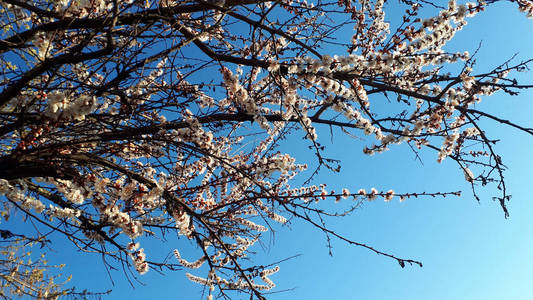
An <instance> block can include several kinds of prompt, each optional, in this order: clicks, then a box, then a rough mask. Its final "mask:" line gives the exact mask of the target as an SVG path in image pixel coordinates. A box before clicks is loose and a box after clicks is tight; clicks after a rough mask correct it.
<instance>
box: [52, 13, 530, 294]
mask: <svg viewBox="0 0 533 300" xmlns="http://www.w3.org/2000/svg"><path fill="white" fill-rule="evenodd" d="M531 33H533V20H528V19H526V17H525V15H523V14H520V13H519V12H518V10H517V8H516V7H515V6H514V5H509V4H499V5H495V6H493V7H491V8H489V9H488V10H487V11H486V12H483V13H481V14H479V15H478V16H476V17H475V18H473V19H470V20H469V24H468V25H467V27H466V28H465V29H464V30H463V31H462V32H459V33H458V34H457V36H456V37H455V38H454V40H453V41H452V42H451V43H450V44H449V45H448V46H447V48H446V49H448V50H453V51H459V50H460V51H462V50H468V51H470V52H473V51H474V50H475V49H476V48H477V46H478V44H479V42H480V41H481V42H482V49H481V50H480V53H479V55H478V56H477V57H478V66H477V69H475V70H478V71H484V70H488V69H489V68H491V67H494V66H496V65H498V64H499V63H501V62H502V61H504V60H506V59H507V58H510V57H511V56H512V55H513V54H515V53H517V52H518V53H519V56H518V58H519V59H520V58H523V59H526V58H528V57H532V56H533V42H532V40H531V37H530V36H531ZM341 54H342V53H341ZM521 76H522V77H520V78H521V79H523V82H524V83H532V82H533V73H530V74H521ZM532 96H533V94H532V93H525V92H524V93H523V94H521V95H520V96H517V97H509V96H506V95H502V94H497V95H494V96H492V97H490V98H485V99H484V101H483V102H482V103H481V104H480V105H479V106H478V107H477V108H479V109H482V110H485V111H487V112H493V113H496V114H498V115H499V116H501V117H502V118H504V119H512V120H514V121H515V122H517V123H519V124H522V125H524V126H525V127H533V121H532V120H533V119H532V118H531V112H533V103H532V99H533V98H532ZM482 124H483V125H484V126H485V127H484V128H485V129H486V131H487V133H488V135H489V136H490V137H491V138H497V139H500V140H501V142H500V143H499V144H498V145H497V146H496V149H497V151H498V152H499V153H500V154H501V155H502V157H503V162H504V164H505V165H507V166H508V167H509V170H508V171H507V172H506V180H507V184H508V189H509V193H510V194H512V195H513V198H512V199H511V202H509V204H508V207H509V211H510V218H509V219H505V218H504V215H503V212H502V210H501V208H500V207H499V204H498V203H497V202H494V201H492V200H491V196H493V195H496V193H497V191H496V189H495V188H491V187H489V188H488V189H484V190H480V191H481V193H480V195H481V196H482V199H481V202H480V203H478V202H477V201H476V200H475V199H474V198H473V196H472V194H471V192H470V188H469V186H468V184H467V182H466V181H465V180H464V177H463V174H462V172H461V171H460V170H458V168H457V167H456V165H455V164H454V163H452V162H451V161H444V162H443V163H442V164H438V163H437V162H436V159H437V155H436V153H435V152H426V153H423V155H422V162H423V164H421V163H420V162H419V161H416V160H415V158H414V155H413V154H412V152H411V151H410V150H409V149H408V148H407V146H406V145H403V146H396V147H394V146H393V147H392V149H391V150H390V151H388V152H386V153H383V154H378V155H374V156H371V157H368V156H364V155H363V154H362V148H363V147H364V146H365V145H367V144H368V143H369V142H371V141H370V140H369V141H356V140H351V139H348V138H346V137H345V136H344V135H342V134H340V132H336V133H335V132H334V143H333V144H331V143H330V142H329V140H330V139H329V135H328V134H327V132H328V131H329V129H327V130H325V131H326V136H323V137H321V138H320V141H321V142H323V143H324V144H325V145H326V147H327V153H328V154H329V156H330V157H334V158H339V159H342V161H343V170H342V171H341V173H340V174H332V173H329V172H328V171H326V170H325V171H324V172H323V173H322V174H321V175H320V176H319V177H318V178H317V182H325V183H327V184H328V187H329V188H332V189H335V190H340V189H341V188H342V187H348V188H350V190H357V189H358V188H366V189H367V190H368V189H370V188H371V187H376V188H378V189H379V190H388V189H390V188H392V189H394V190H395V191H397V192H422V191H428V192H431V191H456V190H463V191H464V192H463V195H462V196H461V197H447V198H429V197H426V198H418V199H408V200H406V201H405V202H403V203H398V201H397V200H394V201H392V202H391V203H384V202H382V201H374V202H371V203H368V202H367V203H365V205H363V207H361V208H360V209H358V210H356V211H355V212H354V213H353V214H352V215H350V216H348V217H346V218H343V219H334V220H333V219H332V220H329V225H330V227H331V228H333V229H335V230H336V231H337V232H339V233H342V234H343V235H345V236H347V237H349V238H351V239H353V240H355V241H357V242H362V243H365V244H368V245H370V246H372V247H375V248H377V249H379V250H381V251H384V252H388V253H391V254H394V255H396V256H398V257H402V258H412V259H416V260H420V261H422V262H423V263H424V267H422V268H419V267H417V266H409V265H407V266H406V267H405V268H403V269H402V268H401V267H400V266H399V265H398V263H397V262H396V261H394V260H391V259H389V258H386V257H383V256H378V255H376V254H374V253H372V252H370V251H368V250H366V249H364V248H360V247H355V246H349V245H347V244H346V243H344V242H341V241H336V240H334V241H333V242H332V245H333V247H334V248H333V256H332V257H330V256H329V255H328V249H327V247H326V245H327V244H326V238H325V236H324V235H323V234H322V233H321V232H319V231H318V230H315V229H313V228H312V227H311V226H310V225H308V224H304V223H302V222H298V221H296V222H293V223H292V224H291V225H290V226H289V227H281V226H280V227H278V228H277V229H278V230H277V231H276V233H275V236H274V237H273V238H272V240H268V239H267V240H266V241H265V243H266V244H267V247H266V249H265V251H263V250H262V248H261V247H260V246H259V245H256V246H255V248H254V249H252V250H256V251H258V252H259V253H258V255H257V259H256V261H255V262H256V263H258V264H268V263H271V262H273V261H277V260H283V259H285V258H288V257H291V256H294V255H298V254H302V255H301V256H298V257H296V258H294V259H291V260H288V261H285V262H283V263H281V264H280V267H281V270H280V272H278V273H277V274H275V275H273V276H272V277H271V279H273V280H274V282H276V284H277V288H276V289H275V290H274V291H277V293H274V294H272V295H269V296H268V298H269V299H276V300H282V299H325V298H329V299H531V298H533V285H531V282H532V280H533V262H532V253H533V243H532V233H533V225H532V222H530V219H531V216H532V215H533V202H532V201H531V200H533V199H532V197H531V192H530V190H529V188H530V186H531V179H532V178H533V176H531V175H533V174H532V171H531V169H532V167H533V159H532V158H531V156H530V153H531V151H530V149H531V147H532V145H533V139H531V136H528V135H526V134H524V133H522V132H519V131H517V130H514V129H512V128H509V127H505V126H503V125H500V124H496V123H494V122H490V121H487V122H483V123H482ZM296 147H302V146H301V134H295V135H294V136H293V137H292V139H290V140H289V141H287V143H286V144H285V145H283V146H282V149H281V150H282V151H283V150H286V151H287V152H289V153H291V154H293V155H296V153H298V154H297V155H296V158H297V159H298V161H299V162H304V161H308V160H312V159H313V154H312V153H311V152H309V153H306V152H305V151H294V149H295V148H296ZM331 205H334V204H333V203H332V204H331ZM341 205H342V204H341ZM178 243H180V244H185V243H187V241H184V240H180V241H178ZM57 246H58V247H57V248H55V249H54V251H52V252H50V253H49V254H50V259H51V261H61V262H66V263H67V267H66V269H65V273H72V274H73V279H72V282H73V284H74V285H76V286H79V287H80V288H87V289H90V290H95V291H104V290H107V289H111V288H112V289H113V290H114V291H113V293H112V294H111V296H110V298H113V299H125V298H129V299H147V298H149V299H199V298H200V295H201V288H200V287H199V286H198V285H196V284H194V283H191V282H189V281H188V280H187V279H186V278H185V276H184V274H185V272H184V271H183V272H182V271H178V272H174V273H171V272H166V274H165V275H164V276H163V275H160V274H158V273H157V272H154V271H153V270H152V271H150V272H149V273H148V274H147V275H145V276H142V277H141V278H140V279H141V280H142V281H143V282H144V283H146V285H145V286H143V285H140V284H139V283H136V284H135V289H132V288H131V286H130V285H129V284H128V282H127V281H126V280H125V279H124V276H123V273H122V270H118V271H112V272H111V274H112V278H113V280H114V284H115V285H114V286H112V285H111V281H110V279H109V277H108V276H107V273H106V271H105V269H104V267H103V264H102V263H101V261H100V259H99V257H95V256H90V255H86V254H81V253H72V249H70V248H68V247H67V248H63V245H62V244H58V245H57ZM171 250H172V246H171V245H168V244H167V245H163V246H162V247H161V248H159V251H160V253H159V255H161V256H165V255H167V254H169V253H170V251H171ZM150 251H151V252H149V253H148V255H156V253H154V251H157V250H155V249H154V248H152V249H151V250H150ZM182 252H184V253H186V251H184V250H183V251H182ZM65 259H66V260H67V261H65ZM170 259H173V257H171V258H170ZM284 290H289V291H284ZM235 299H247V297H246V296H245V295H242V296H241V297H239V296H237V297H236V298H235Z"/></svg>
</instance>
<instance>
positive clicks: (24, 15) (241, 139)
mask: <svg viewBox="0 0 533 300" xmlns="http://www.w3.org/2000/svg"><path fill="white" fill-rule="evenodd" d="M494 2H496V0H490V1H479V2H477V3H466V4H461V3H456V2H455V1H454V0H451V1H450V2H449V3H447V4H446V5H445V6H443V7H441V6H439V5H437V4H433V3H431V2H427V1H408V0H403V1H402V3H400V4H398V5H401V6H405V7H404V9H405V8H406V10H405V14H404V15H403V16H400V17H399V18H398V19H397V20H396V21H398V20H399V22H395V24H396V25H395V26H394V27H391V25H390V24H389V23H388V22H387V21H385V20H386V18H385V12H384V8H385V7H386V4H385V3H384V1H382V0H376V1H355V2H352V1H343V0H341V1H338V2H327V1H317V2H315V3H307V2H306V1H285V0H283V1H264V0H226V1H224V0H222V1H203V0H194V1H172V0H161V1H152V0H128V1H119V0H37V1H27V0H2V1H1V2H0V5H1V8H2V11H1V17H0V18H1V23H0V24H1V29H2V32H1V33H0V53H1V55H2V59H1V63H0V68H1V72H0V136H1V139H0V166H1V167H0V194H1V195H3V196H2V197H1V198H0V199H1V204H2V206H3V207H4V210H5V214H4V215H5V216H9V215H11V214H12V213H13V212H15V211H19V212H22V215H23V216H24V217H25V218H28V219H32V220H34V221H35V223H36V224H38V226H41V227H43V228H48V229H52V230H53V231H55V232H58V233H61V234H63V235H64V236H66V237H67V238H68V239H69V240H70V241H71V242H72V243H73V244H74V245H75V246H76V247H78V248H79V249H80V250H82V251H86V252H96V253H99V254H101V255H104V256H105V257H106V260H105V261H106V263H109V264H113V262H114V263H118V264H120V263H122V264H125V265H128V266H131V267H132V268H134V269H135V270H136V271H137V272H138V273H139V274H144V273H146V272H148V271H149V270H150V269H151V268H153V269H170V270H175V269H182V268H185V269H198V270H196V271H194V270H192V271H187V273H186V276H187V277H188V278H189V279H191V280H192V281H195V282H198V283H200V284H202V285H205V286H207V287H209V295H208V297H209V298H212V297H213V295H220V296H224V297H229V295H230V294H228V292H229V291H231V290H237V291H241V292H245V293H249V294H250V296H251V297H252V298H254V297H256V298H263V296H262V293H263V291H265V290H269V289H271V288H273V287H274V283H273V282H272V281H271V280H270V279H269V276H270V275H271V274H273V273H274V272H277V271H278V267H276V266H268V267H264V266H256V265H254V264H253V263H251V262H250V261H248V260H246V258H247V255H249V248H250V247H251V246H252V245H253V244H254V243H255V242H257V241H258V240H260V239H261V237H262V234H263V233H264V232H266V231H268V230H272V229H273V228H275V226H276V225H275V223H281V224H284V223H286V222H287V220H288V219H289V220H290V219H294V220H297V219H300V220H302V221H305V222H307V223H309V224H310V225H311V226H315V227H317V228H319V229H320V230H322V231H323V232H325V233H326V234H328V235H329V236H333V237H335V238H339V239H341V240H344V241H346V242H348V243H349V244H353V245H358V246H361V247H365V248H368V249H369V250H370V251H373V252H375V253H378V254H381V255H384V256H386V257H389V258H391V259H393V260H396V261H397V262H398V263H399V264H400V265H401V266H402V267H403V266H404V265H405V264H406V263H408V264H418V265H420V266H421V263H420V262H418V261H414V260H410V259H406V258H400V257H397V256H395V255H393V254H389V253H384V252H381V251H379V250H378V249H375V248H372V247H370V246H368V245H365V244H361V243H358V242H356V241H353V240H350V239H348V238H346V237H344V236H342V235H341V234H340V233H338V232H336V231H334V230H332V229H330V228H329V227H328V226H327V224H326V223H325V222H323V218H324V217H328V216H342V215H344V214H343V213H342V212H336V211H331V210H329V209H330V208H331V207H329V206H327V205H324V204H322V203H321V202H322V201H323V200H328V199H334V200H336V201H344V200H343V199H346V198H349V199H350V200H349V201H351V207H352V209H353V208H355V207H357V205H358V204H360V203H361V202H363V201H372V200H374V199H376V198H380V199H384V200H385V201H390V200H392V199H394V198H397V199H399V200H403V199H405V198H408V197H412V196H423V195H431V196H446V195H449V194H453V195H458V194H459V192H435V193H432V194H426V193H415V192H409V193H405V192H404V193H398V192H395V191H393V190H388V191H378V190H376V189H374V188H373V189H371V190H370V191H365V190H364V189H359V190H358V191H357V189H358V188H359V187H346V188H345V189H343V190H342V191H341V192H335V191H332V190H328V189H327V187H326V186H325V185H323V184H320V183H317V182H315V180H314V177H315V175H316V174H317V173H318V172H319V171H320V170H321V169H330V170H332V171H339V170H340V162H338V161H336V160H333V159H329V158H327V157H326V156H325V153H324V147H323V146H322V145H321V137H320V136H318V135H317V131H316V129H320V127H321V126H329V127H336V128H340V129H341V130H342V132H344V133H345V134H347V135H349V136H355V137H360V136H364V135H367V136H369V138H368V144H367V145H366V146H365V147H364V148H363V149H362V151H363V152H364V153H365V154H369V155H371V154H374V153H376V152H382V151H385V150H388V149H389V147H390V146H391V145H393V144H401V143H406V144H408V145H409V146H411V147H412V149H413V151H415V152H418V151H434V152H435V159H436V160H437V161H438V162H441V161H443V160H444V159H449V160H453V161H455V162H456V163H457V165H458V166H459V169H460V172H461V173H462V174H464V177H465V179H466V181H468V182H470V184H471V185H472V188H473V189H472V190H473V191H474V195H475V189H474V187H476V186H479V185H480V184H481V185H486V184H489V183H494V184H496V185H497V187H498V189H499V193H500V194H499V195H498V196H497V199H498V200H499V202H500V204H501V207H502V208H503V211H504V213H505V215H507V209H506V201H507V200H508V199H509V195H508V194H507V190H506V185H505V181H504V175H503V171H504V166H503V165H502V160H501V158H500V156H498V154H497V153H496V152H495V151H494V148H493V145H494V143H495V141H494V140H492V139H491V137H490V135H489V134H488V133H487V132H485V131H484V130H483V128H482V127H481V126H480V125H479V124H478V123H479V120H480V119H490V120H493V121H495V122H498V123H501V124H503V125H507V126H511V127H514V128H515V129H516V130H520V131H523V132H526V133H528V134H533V129H531V128H525V127H523V126H521V125H519V124H515V123H514V122H513V121H512V120H505V119H502V118H500V117H498V116H496V115H492V114H489V113H486V112H484V111H483V110H481V109H480V108H479V107H482V106H481V105H476V103H478V102H480V101H481V100H482V98H483V97H484V96H488V95H491V94H493V93H495V92H504V93H509V94H513V95H514V94H517V93H518V91H519V90H520V89H524V88H530V87H531V86H530V85H523V84H521V83H519V82H517V81H516V80H515V79H512V78H507V76H508V75H509V74H510V73H511V72H514V71H523V70H525V69H527V67H528V64H529V63H530V61H522V62H520V61H519V62H514V61H502V64H501V65H500V66H498V67H497V68H495V69H493V70H491V71H490V72H485V73H476V72H475V71H474V69H475V64H474V62H475V61H474V59H473V56H472V55H470V54H469V53H468V52H447V51H444V50H443V46H444V45H446V44H447V42H448V41H450V40H451V39H452V37H453V36H454V34H455V33H456V32H457V31H459V30H461V29H463V27H464V26H465V25H466V23H467V20H468V18H470V17H472V16H474V15H475V14H476V13H479V12H481V11H483V10H484V9H485V8H486V7H487V6H488V5H491V4H493V3H494ZM509 2H512V3H513V5H517V6H518V8H519V9H520V10H521V11H523V12H525V14H527V16H528V17H531V16H533V5H532V4H531V2H530V1H527V0H510V1H509ZM422 7H425V8H427V9H428V10H427V11H430V10H433V11H434V15H428V16H419V12H420V11H421V8H422ZM340 32H342V33H346V32H349V36H350V38H348V39H347V40H342V39H341V38H340V34H339V33H340ZM322 49H329V50H328V51H327V53H329V55H328V54H326V51H325V50H322ZM331 49H334V50H335V51H338V52H337V54H336V55H331V54H332V53H331V51H330V50H331ZM448 71H450V72H448ZM383 97H388V98H390V101H389V103H388V104H387V105H383V104H377V103H376V101H374V99H379V98H383ZM319 131H320V130H319ZM290 135H296V136H304V137H305V138H306V142H305V143H306V145H305V146H303V149H306V148H308V149H310V150H309V151H312V152H313V153H314V155H315V156H316V168H315V167H314V168H313V169H312V170H309V171H308V172H309V173H310V174H311V175H310V178H309V179H308V180H307V181H306V183H305V184H304V185H299V186H291V182H292V181H291V179H293V178H294V177H295V176H296V175H297V174H298V173H300V172H302V171H304V170H306V169H307V167H308V166H307V164H305V163H303V162H297V161H296V160H295V158H293V157H292V156H291V153H280V152H279V148H278V145H279V142H280V141H281V140H282V139H285V138H288V137H289V136H290ZM357 146H358V145H354V147H357ZM465 147H468V151H467V150H465ZM461 176H463V175H461ZM349 188H352V189H353V188H355V189H356V191H355V192H352V191H350V190H349ZM476 197H477V196H476ZM345 201H348V200H345ZM328 208H329V209H328ZM11 230H14V229H11ZM158 232H161V233H175V236H176V237H178V238H185V239H189V240H191V241H192V242H193V243H194V244H196V246H197V247H196V248H195V249H196V251H197V252H196V253H197V255H196V257H187V258H185V257H182V255H181V254H180V250H181V249H175V250H174V254H175V258H176V259H175V260H174V261H172V262H168V261H158V260H155V259H152V258H150V252H149V249H148V248H146V251H145V246H143V245H140V243H139V241H148V240H149V239H150V238H151V237H156V234H157V233H158ZM182 252H183V251H182Z"/></svg>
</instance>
